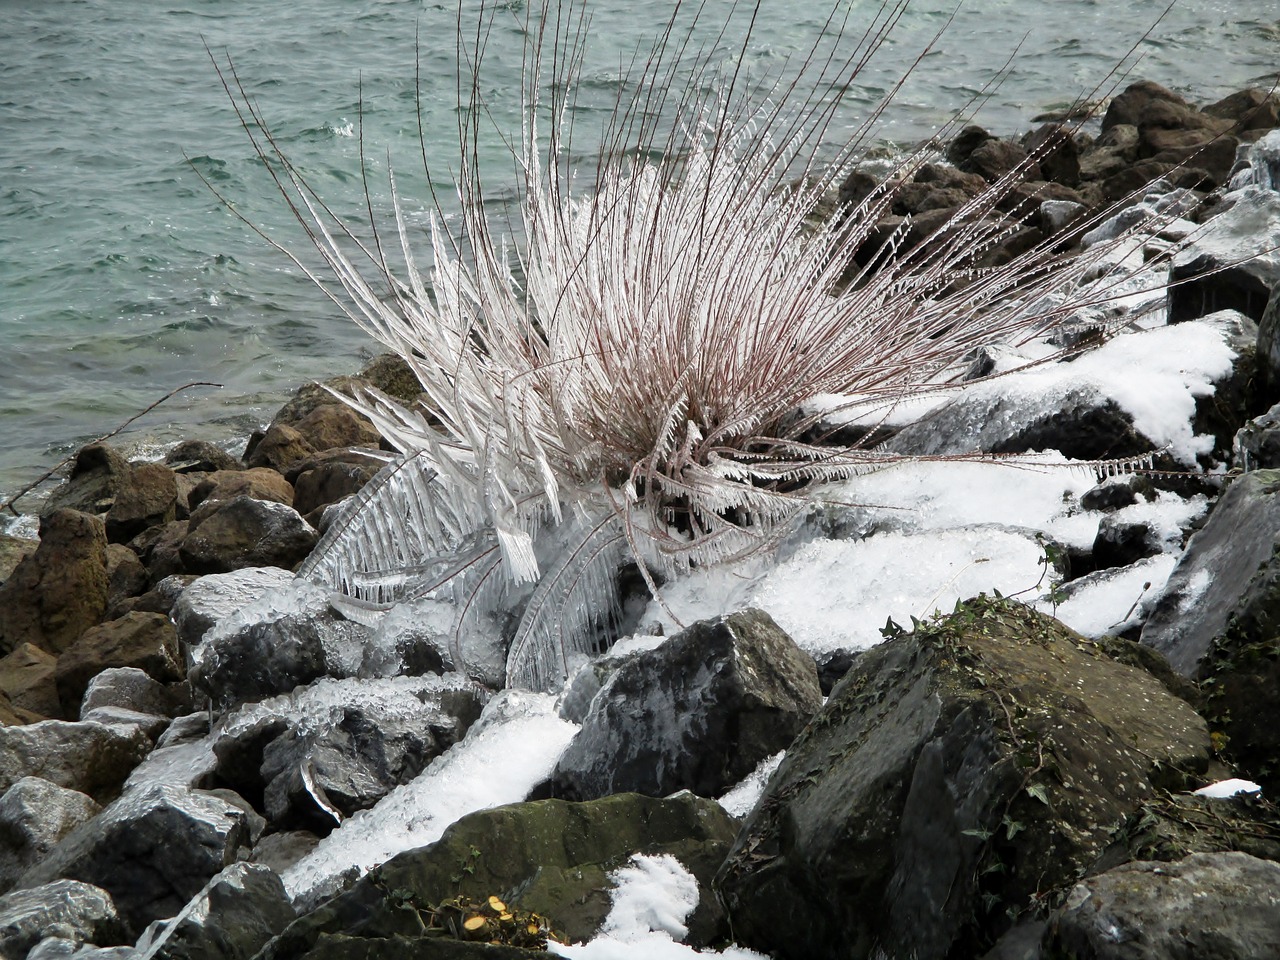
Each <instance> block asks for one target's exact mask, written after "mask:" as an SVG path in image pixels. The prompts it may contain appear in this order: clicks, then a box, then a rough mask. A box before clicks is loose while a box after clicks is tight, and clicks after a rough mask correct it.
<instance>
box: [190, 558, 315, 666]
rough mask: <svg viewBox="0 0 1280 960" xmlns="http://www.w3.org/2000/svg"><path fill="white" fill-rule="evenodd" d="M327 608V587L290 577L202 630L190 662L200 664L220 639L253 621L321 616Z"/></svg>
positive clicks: (248, 625) (250, 624)
mask: <svg viewBox="0 0 1280 960" xmlns="http://www.w3.org/2000/svg"><path fill="white" fill-rule="evenodd" d="M328 612H329V591H327V590H325V589H324V588H322V587H318V586H316V585H315V584H314V583H311V582H310V581H308V580H299V579H296V578H295V579H291V580H289V581H287V582H286V583H282V584H280V585H279V586H278V587H275V588H273V589H269V590H267V591H266V592H265V593H263V594H262V595H261V596H259V597H258V598H257V599H255V600H252V601H250V602H249V603H246V604H244V605H242V606H239V607H237V608H236V609H235V610H234V611H233V612H231V613H229V614H227V615H226V616H223V617H222V618H221V619H220V620H218V621H217V622H216V623H215V624H214V625H213V626H212V627H210V628H209V629H208V631H206V632H205V634H204V639H203V641H202V642H201V643H200V644H199V645H198V646H195V647H193V648H192V650H191V654H190V656H191V661H192V664H193V665H197V666H198V665H200V664H202V663H203V662H204V661H205V660H206V659H207V658H208V657H209V655H210V652H211V651H213V650H215V649H216V646H217V644H218V643H219V642H220V641H226V640H229V639H230V638H232V637H234V636H235V635H236V634H238V633H240V632H241V631H243V630H245V629H248V628H249V627H252V626H254V625H256V624H260V623H273V622H275V621H277V620H281V619H283V618H285V617H317V616H324V615H326V614H328Z"/></svg>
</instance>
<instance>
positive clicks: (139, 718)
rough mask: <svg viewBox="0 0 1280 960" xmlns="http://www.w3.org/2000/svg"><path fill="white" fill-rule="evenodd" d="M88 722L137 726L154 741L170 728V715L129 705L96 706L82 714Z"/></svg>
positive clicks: (81, 717) (83, 719)
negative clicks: (134, 708)
mask: <svg viewBox="0 0 1280 960" xmlns="http://www.w3.org/2000/svg"><path fill="white" fill-rule="evenodd" d="M80 719H81V720H82V721H84V722H86V723H102V724H109V725H112V726H122V727H137V728H138V729H140V730H141V731H142V732H143V733H145V734H146V735H147V736H148V737H149V738H150V739H151V740H152V741H153V742H154V741H155V740H156V739H157V738H159V736H160V735H161V734H162V733H164V732H165V730H167V729H168V728H169V722H170V719H169V717H165V716H159V715H157V714H154V713H143V712H141V711H139V710H130V709H129V708H128V707H94V708H93V709H92V710H87V711H85V712H83V713H82V714H81V715H80Z"/></svg>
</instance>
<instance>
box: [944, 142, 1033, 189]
mask: <svg viewBox="0 0 1280 960" xmlns="http://www.w3.org/2000/svg"><path fill="white" fill-rule="evenodd" d="M959 166H960V169H961V170H965V171H968V172H970V173H976V174H979V175H981V176H982V177H983V179H985V180H986V181H987V182H988V183H995V182H996V181H997V180H999V179H1000V178H1001V177H1003V176H1004V175H1005V174H1008V173H1013V172H1014V171H1015V170H1016V171H1018V172H1020V173H1021V175H1022V176H1023V177H1025V178H1026V179H1028V180H1042V179H1044V178H1043V177H1042V176H1041V174H1040V166H1039V164H1037V163H1035V162H1034V161H1032V160H1030V159H1029V158H1028V156H1027V151H1026V150H1025V149H1024V148H1023V147H1022V146H1021V145H1020V144H1017V143H1014V142H1013V141H1012V140H999V139H996V138H994V137H993V138H992V139H990V140H985V141H983V142H982V143H980V144H979V145H978V146H977V147H976V148H975V149H974V151H973V152H972V153H971V154H969V157H968V159H967V160H965V161H964V163H962V164H960V165H959Z"/></svg>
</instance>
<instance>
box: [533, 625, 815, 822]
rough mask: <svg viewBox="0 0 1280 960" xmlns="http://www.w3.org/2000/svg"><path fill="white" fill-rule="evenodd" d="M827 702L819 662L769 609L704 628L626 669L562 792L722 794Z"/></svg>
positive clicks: (569, 754) (614, 681) (608, 685)
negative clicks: (685, 791) (687, 792)
mask: <svg viewBox="0 0 1280 960" xmlns="http://www.w3.org/2000/svg"><path fill="white" fill-rule="evenodd" d="M821 704H822V691H821V689H820V688H819V685H818V672H817V668H816V667H815V666H814V663H813V660H812V658H810V657H809V656H808V655H807V654H805V653H804V652H803V651H802V650H801V649H800V648H799V647H797V646H796V645H795V642H794V641H793V640H792V639H791V638H790V637H788V636H787V635H786V634H785V633H783V631H782V630H781V629H780V628H779V627H778V625H777V624H776V623H774V622H773V620H772V618H770V617H769V615H768V614H767V613H765V612H763V611H761V610H747V611H744V612H742V613H735V614H732V615H731V616H727V617H721V618H719V619H716V620H705V621H702V622H700V623H695V624H694V625H692V626H691V627H689V628H688V629H686V630H684V631H682V632H681V633H679V634H677V635H676V636H674V637H672V638H671V639H669V640H667V641H666V642H665V643H663V644H662V645H661V646H659V647H657V648H656V649H654V650H649V651H646V652H644V653H641V654H639V655H637V656H636V657H634V658H633V659H630V660H628V661H626V662H625V663H623V664H622V665H621V666H620V667H619V668H618V670H617V672H616V673H614V674H613V675H612V676H611V677H610V678H609V679H608V680H607V681H606V682H605V684H604V686H603V687H602V688H601V690H600V692H599V693H598V694H597V695H596V696H595V698H594V700H592V703H591V707H590V709H589V711H588V712H587V716H586V718H585V719H584V720H583V722H582V729H581V731H580V732H579V733H578V734H577V736H575V737H574V739H573V741H572V742H571V743H570V744H569V747H568V749H567V750H565V752H564V755H563V756H562V757H561V759H560V762H559V764H558V765H557V766H556V770H555V773H554V774H552V784H553V789H554V790H555V791H556V792H557V794H558V795H560V796H565V797H568V798H570V799H581V800H589V799H594V798H597V797H603V796H607V795H608V794H611V793H621V792H624V791H635V792H637V793H643V794H647V795H649V796H666V795H668V794H671V793H674V792H675V791H677V790H684V789H688V790H692V791H693V792H694V793H697V794H699V795H701V796H709V797H714V796H719V795H720V794H722V793H724V792H725V790H727V789H728V788H729V787H731V786H733V785H734V784H735V783H737V782H738V781H740V780H741V779H742V778H743V777H745V776H746V775H747V774H748V773H750V772H751V771H752V770H754V769H755V767H756V765H757V764H759V762H760V761H761V760H763V759H764V758H765V757H769V756H772V755H773V754H775V753H777V752H778V751H779V750H782V749H785V748H786V746H787V745H788V744H789V743H790V742H791V740H792V739H793V738H794V737H795V735H796V734H798V733H799V732H800V730H801V729H802V728H803V727H804V725H805V724H806V723H807V722H808V721H809V718H810V717H811V716H813V714H814V713H815V712H816V711H817V710H818V708H819V707H820V706H821Z"/></svg>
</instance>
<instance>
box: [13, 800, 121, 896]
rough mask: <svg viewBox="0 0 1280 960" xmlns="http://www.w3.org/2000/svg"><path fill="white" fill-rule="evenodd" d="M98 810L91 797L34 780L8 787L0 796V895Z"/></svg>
mask: <svg viewBox="0 0 1280 960" xmlns="http://www.w3.org/2000/svg"><path fill="white" fill-rule="evenodd" d="M101 809H102V808H101V807H100V806H98V804H96V803H94V802H93V799H92V798H91V797H87V796H85V795H84V794H83V793H78V792H77V791H75V790H67V789H66V788H64V787H59V786H57V785H56V784H52V783H50V782H49V781H47V780H41V779H39V778H38V777H23V778H22V779H21V780H19V781H18V782H17V783H15V784H14V785H13V786H11V787H10V788H9V789H8V790H7V791H5V793H4V795H3V796H0V893H3V892H4V891H6V890H8V889H9V888H10V887H12V886H13V885H14V884H15V883H17V882H18V879H19V878H20V877H21V876H22V875H23V874H24V873H25V872H26V871H27V870H29V869H30V868H31V867H34V866H35V865H36V864H37V863H39V862H40V861H41V860H42V859H44V856H45V854H47V853H48V852H49V851H50V850H52V849H53V847H54V845H55V844H56V843H57V842H58V841H59V840H61V839H62V838H63V837H65V836H66V835H67V834H68V833H70V832H71V831H72V830H73V829H75V828H76V827H78V826H79V825H80V824H82V823H84V822H85V821H86V820H90V819H92V818H93V817H95V816H96V815H97V814H98V812H99V811H100V810H101Z"/></svg>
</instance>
